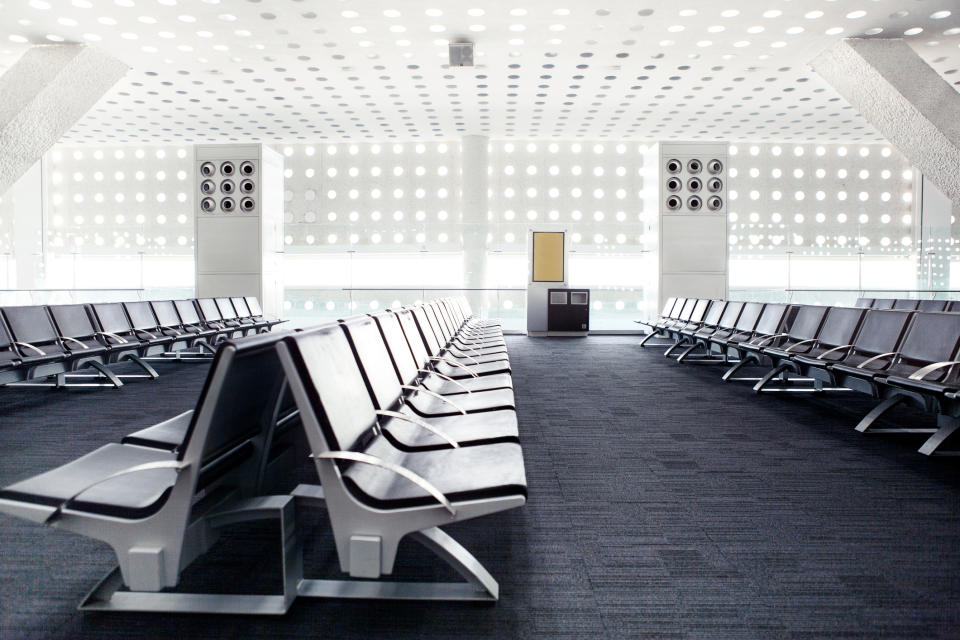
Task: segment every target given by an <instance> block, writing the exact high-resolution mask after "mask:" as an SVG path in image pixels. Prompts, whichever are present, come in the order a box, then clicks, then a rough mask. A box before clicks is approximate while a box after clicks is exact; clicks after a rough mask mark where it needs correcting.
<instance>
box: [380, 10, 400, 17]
mask: <svg viewBox="0 0 960 640" xmlns="http://www.w3.org/2000/svg"><path fill="white" fill-rule="evenodd" d="M383 15H384V17H387V18H399V17H400V12H399V11H397V10H396V9H384V11H383Z"/></svg>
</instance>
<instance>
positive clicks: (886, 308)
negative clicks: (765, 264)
mask: <svg viewBox="0 0 960 640" xmlns="http://www.w3.org/2000/svg"><path fill="white" fill-rule="evenodd" d="M643 324H646V326H648V327H649V329H650V333H649V334H648V335H647V336H646V337H645V338H644V339H643V341H642V342H641V345H650V344H653V343H651V342H650V341H651V340H652V339H654V338H655V337H660V338H662V339H664V340H665V341H666V342H667V346H668V348H667V350H666V351H665V353H664V355H665V356H666V357H668V358H673V359H674V360H675V361H676V362H678V363H696V364H717V365H721V368H723V373H722V375H721V376H719V379H720V380H721V381H723V382H741V383H742V382H749V383H752V385H753V390H754V392H756V393H789V394H798V393H799V394H802V393H812V394H825V393H830V394H831V395H832V394H837V396H838V397H837V401H838V402H843V400H842V397H843V394H848V393H860V394H867V395H868V396H869V397H870V398H873V399H874V400H875V401H876V406H875V407H874V408H873V409H872V410H871V411H870V412H869V413H867V414H866V415H865V416H864V417H863V419H862V420H861V421H860V422H859V423H858V424H857V425H855V428H856V430H857V431H859V432H863V433H871V434H927V435H928V438H927V439H926V440H925V442H923V444H922V445H921V446H920V449H919V451H920V453H922V454H925V455H933V454H956V453H958V452H960V442H958V440H957V437H956V435H955V432H956V431H957V429H958V428H960V401H958V399H960V302H956V301H946V300H913V299H909V300H908V299H900V300H895V299H865V298H860V299H858V300H857V303H856V306H854V307H830V306H819V305H799V304H796V305H790V304H779V303H762V302H737V301H729V300H708V299H696V298H671V299H669V300H668V301H667V303H666V304H665V306H664V308H663V310H662V313H661V314H660V316H659V317H658V318H657V319H656V320H654V321H651V322H648V323H643ZM749 369H753V370H754V371H758V370H759V372H760V373H759V374H758V377H748V376H745V375H744V373H743V372H744V371H747V370H749ZM903 404H907V405H912V406H913V407H915V408H916V409H918V410H919V411H921V412H925V413H928V414H933V415H935V416H936V421H937V422H936V427H932V426H928V425H922V426H915V425H911V424H905V425H896V426H882V425H880V424H877V420H878V419H879V418H880V417H881V416H883V415H884V414H885V413H886V412H887V411H889V410H890V409H891V408H893V407H895V406H897V405H903ZM851 426H852V427H853V425H851Z"/></svg>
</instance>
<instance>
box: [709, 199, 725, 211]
mask: <svg viewBox="0 0 960 640" xmlns="http://www.w3.org/2000/svg"><path fill="white" fill-rule="evenodd" d="M707 209H710V211H720V209H723V199H722V198H721V197H720V196H710V198H709V199H708V200H707Z"/></svg>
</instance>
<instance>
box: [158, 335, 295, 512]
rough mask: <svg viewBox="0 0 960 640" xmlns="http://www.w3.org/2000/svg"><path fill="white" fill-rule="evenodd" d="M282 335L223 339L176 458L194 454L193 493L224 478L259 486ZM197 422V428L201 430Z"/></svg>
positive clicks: (280, 378) (279, 375) (277, 387)
mask: <svg viewBox="0 0 960 640" xmlns="http://www.w3.org/2000/svg"><path fill="white" fill-rule="evenodd" d="M283 335H284V334H279V333H278V334H263V335H259V336H251V337H249V338H243V339H238V340H231V341H227V342H225V343H224V344H223V345H221V347H220V348H219V349H218V351H217V354H216V356H215V357H214V361H213V364H212V366H211V367H210V372H209V374H208V375H207V379H206V381H205V383H204V386H203V390H202V392H201V394H200V398H199V400H198V401H197V406H196V409H195V411H194V413H193V417H192V419H191V422H190V426H189V427H188V429H187V434H186V437H185V438H184V442H183V444H182V445H181V446H180V447H179V448H178V450H177V456H178V459H180V460H184V459H189V460H196V459H199V460H200V461H201V463H200V469H201V471H200V475H199V479H198V482H197V492H200V491H203V490H204V489H205V488H206V487H209V486H210V485H211V484H213V483H215V482H217V481H219V480H223V479H225V478H227V477H229V483H230V486H231V487H235V488H238V489H240V490H241V491H242V492H243V493H247V494H249V493H250V492H252V491H254V490H256V489H257V488H258V486H259V473H260V471H261V469H262V466H263V456H264V455H266V449H268V447H269V437H270V434H271V433H272V429H273V416H274V415H275V412H276V409H277V406H278V403H279V402H280V401H281V393H282V392H283V390H284V388H285V384H284V381H285V379H286V377H285V375H284V372H283V367H282V365H281V363H280V359H279V357H278V355H277V350H276V345H277V343H278V342H279V340H280V339H281V338H282V336H283ZM201 427H202V429H201Z"/></svg>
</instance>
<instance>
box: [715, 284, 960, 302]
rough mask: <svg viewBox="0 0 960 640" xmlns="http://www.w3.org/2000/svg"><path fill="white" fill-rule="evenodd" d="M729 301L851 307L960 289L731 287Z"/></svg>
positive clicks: (958, 293) (946, 296)
mask: <svg viewBox="0 0 960 640" xmlns="http://www.w3.org/2000/svg"><path fill="white" fill-rule="evenodd" d="M729 298H730V299H731V300H745V301H748V302H787V303H792V304H822V305H828V306H853V305H854V304H855V303H856V301H857V298H895V299H912V300H957V299H960V289H841V288H822V289H807V288H790V289H785V288H783V289H780V288H769V287H768V288H761V287H737V288H731V289H730V293H729Z"/></svg>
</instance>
